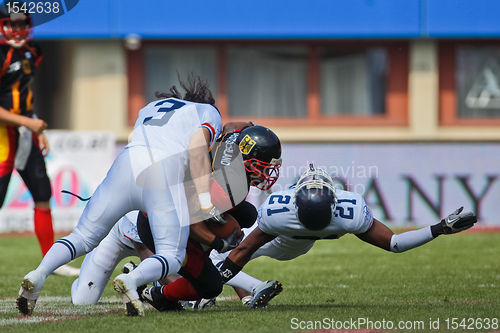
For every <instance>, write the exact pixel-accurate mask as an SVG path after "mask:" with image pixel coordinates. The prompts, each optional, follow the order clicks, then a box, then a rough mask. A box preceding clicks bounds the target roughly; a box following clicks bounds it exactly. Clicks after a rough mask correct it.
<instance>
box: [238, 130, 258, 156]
mask: <svg viewBox="0 0 500 333" xmlns="http://www.w3.org/2000/svg"><path fill="white" fill-rule="evenodd" d="M254 146H255V141H254V140H252V138H250V136H249V135H248V134H247V135H245V137H244V138H243V139H242V140H241V142H240V144H239V147H240V151H241V153H242V154H244V155H248V154H249V153H250V152H251V151H252V148H253V147H254Z"/></svg>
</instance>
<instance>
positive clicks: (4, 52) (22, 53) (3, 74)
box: [0, 42, 42, 115]
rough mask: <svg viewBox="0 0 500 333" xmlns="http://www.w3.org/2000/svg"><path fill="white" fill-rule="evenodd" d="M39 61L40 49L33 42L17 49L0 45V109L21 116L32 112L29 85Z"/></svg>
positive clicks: (40, 57)
mask: <svg viewBox="0 0 500 333" xmlns="http://www.w3.org/2000/svg"><path fill="white" fill-rule="evenodd" d="M41 60H42V54H41V49H40V47H39V46H38V45H37V44H36V43H34V42H29V43H27V44H26V45H25V46H23V47H21V48H18V49H16V48H13V47H11V46H9V45H6V44H0V106H1V107H3V108H4V109H6V110H8V111H10V112H13V113H16V114H22V115H25V114H27V113H28V112H29V111H32V110H33V92H32V87H31V84H32V80H33V76H34V74H35V70H36V68H37V67H38V65H39V64H40V61H41Z"/></svg>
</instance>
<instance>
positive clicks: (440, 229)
mask: <svg viewBox="0 0 500 333" xmlns="http://www.w3.org/2000/svg"><path fill="white" fill-rule="evenodd" d="M463 209H464V207H460V208H458V209H457V210H456V211H454V212H453V213H451V214H450V215H448V216H447V217H446V218H444V219H442V220H441V222H439V223H438V224H435V225H433V226H431V232H432V235H433V236H434V237H437V236H439V235H441V234H454V233H457V232H460V231H463V230H466V229H469V228H470V227H472V226H473V225H474V223H476V222H477V217H476V216H475V215H474V214H473V213H472V212H465V213H462V210H463Z"/></svg>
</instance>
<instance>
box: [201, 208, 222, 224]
mask: <svg viewBox="0 0 500 333" xmlns="http://www.w3.org/2000/svg"><path fill="white" fill-rule="evenodd" d="M201 210H202V211H203V212H204V213H205V214H207V215H208V218H207V220H211V221H212V222H214V223H220V224H226V220H225V219H224V218H223V217H222V212H221V211H220V210H219V209H218V208H217V207H215V206H214V205H211V206H210V207H208V208H202V209H201Z"/></svg>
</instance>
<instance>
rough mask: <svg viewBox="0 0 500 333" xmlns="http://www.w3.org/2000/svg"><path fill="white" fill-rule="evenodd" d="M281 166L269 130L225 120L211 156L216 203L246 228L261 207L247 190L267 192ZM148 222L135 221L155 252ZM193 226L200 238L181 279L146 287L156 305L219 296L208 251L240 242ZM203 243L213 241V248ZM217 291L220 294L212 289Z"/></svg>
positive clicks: (193, 241)
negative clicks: (257, 206)
mask: <svg viewBox="0 0 500 333" xmlns="http://www.w3.org/2000/svg"><path fill="white" fill-rule="evenodd" d="M280 166H281V143H280V141H279V138H278V137H277V136H276V134H274V133H273V132H272V131H271V130H270V129H268V128H266V127H262V126H258V125H253V124H252V123H230V124H227V125H226V126H224V134H223V135H222V136H221V138H220V139H219V140H218V143H217V145H216V148H215V149H214V150H213V155H212V169H213V182H212V185H211V193H212V198H213V201H214V204H216V205H217V207H221V210H224V211H226V210H227V213H229V214H231V216H233V217H234V218H235V219H236V220H237V221H238V223H239V224H240V225H241V226H242V227H248V226H251V225H252V224H253V223H254V221H255V219H256V218H257V211H256V209H255V207H254V206H253V205H252V204H250V203H248V202H247V201H244V199H245V198H246V196H247V194H248V190H249V188H250V186H254V187H256V188H259V189H260V190H263V191H264V190H267V189H269V188H270V187H271V186H272V185H273V184H274V183H275V182H276V180H277V179H278V177H279V167H280ZM240 201H241V202H240ZM141 222H142V223H141ZM147 226H148V225H147V222H145V221H144V220H143V221H139V222H138V224H137V228H138V231H139V234H140V235H141V239H142V240H143V242H144V243H145V244H146V245H147V246H148V247H149V248H150V249H152V250H153V251H154V244H153V242H152V241H151V238H150V237H148V233H149V230H147V229H148V228H147ZM193 227H196V232H195V234H196V237H193V239H191V240H190V243H189V245H188V247H189V248H190V249H191V251H192V254H191V255H188V256H187V258H188V259H187V262H186V263H185V264H184V265H183V267H182V268H181V271H179V273H180V274H181V275H182V276H183V277H182V278H180V279H178V280H176V281H175V282H173V283H169V284H167V285H165V286H155V287H149V288H146V289H145V290H144V292H143V298H144V299H145V300H146V301H148V302H149V303H150V304H152V305H153V306H154V307H155V308H157V309H171V308H172V306H169V304H172V303H173V304H176V303H177V301H179V300H182V301H197V300H200V299H201V298H207V297H206V296H204V295H210V294H212V295H213V296H212V297H215V296H217V295H218V294H219V293H220V291H221V290H222V281H221V280H220V286H219V285H218V281H219V280H218V279H215V278H214V277H213V275H211V274H210V273H211V272H213V271H215V272H217V270H216V269H215V267H213V263H212V262H211V261H210V259H209V257H208V253H209V252H210V251H209V250H210V249H212V248H213V249H214V250H215V251H217V252H226V251H228V250H230V249H231V248H233V246H235V245H237V243H239V240H238V242H236V243H233V244H235V245H233V244H231V245H230V246H228V242H227V241H226V240H223V239H220V238H219V237H217V236H215V235H214V234H213V233H211V232H210V231H208V229H207V228H206V226H205V225H204V224H203V223H198V224H193V225H192V228H193ZM230 243H231V242H230ZM200 244H208V245H210V246H209V249H207V247H205V246H203V245H201V246H200ZM207 250H208V252H207ZM205 272H206V273H205ZM215 290H219V292H218V293H214V291H215ZM174 308H175V307H174Z"/></svg>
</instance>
